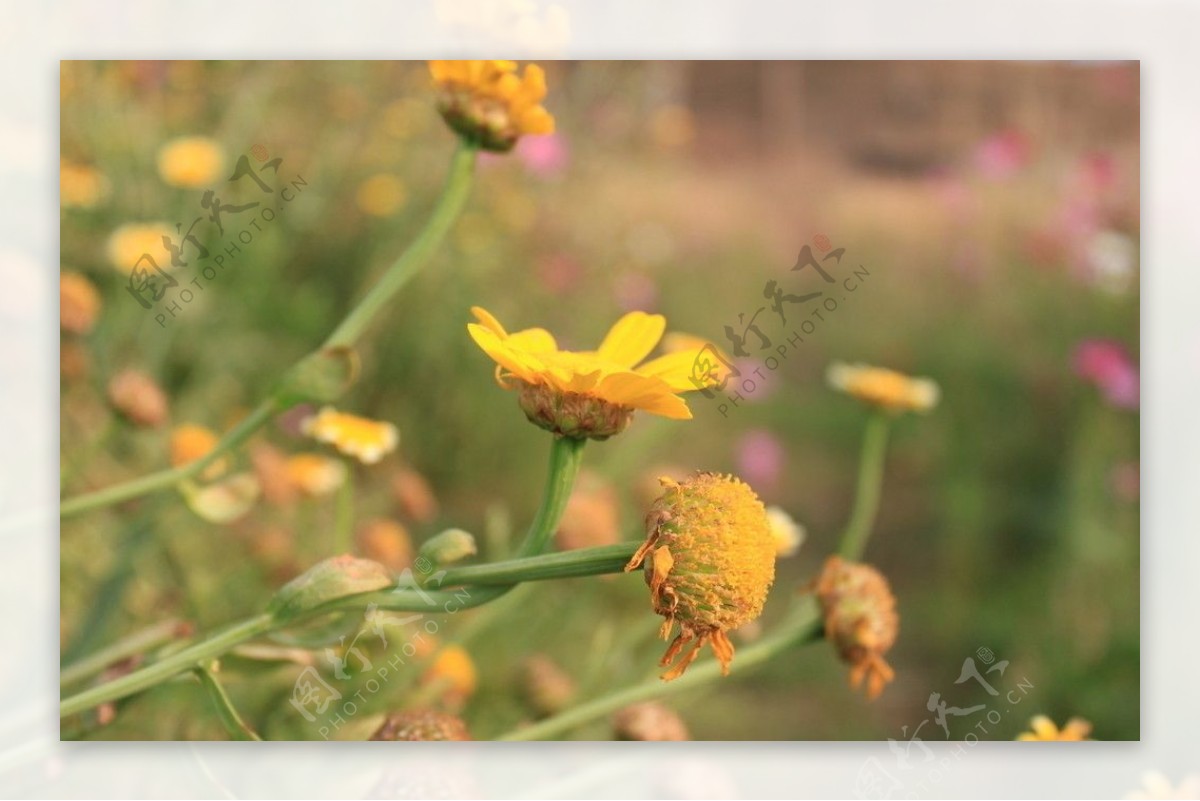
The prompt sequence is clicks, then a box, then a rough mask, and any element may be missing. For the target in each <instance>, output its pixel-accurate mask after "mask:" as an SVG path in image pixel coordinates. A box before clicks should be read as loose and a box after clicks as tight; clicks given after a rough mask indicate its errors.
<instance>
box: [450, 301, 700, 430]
mask: <svg viewBox="0 0 1200 801" xmlns="http://www.w3.org/2000/svg"><path fill="white" fill-rule="evenodd" d="M471 311H472V313H474V315H475V318H476V319H477V320H479V323H471V324H468V325H467V330H468V331H469V332H470V334H471V338H472V339H474V340H475V344H477V345H478V346H479V347H480V348H482V349H483V351H484V352H485V353H486V354H487V355H488V356H491V357H492V359H493V360H495V361H496V363H497V367H496V381H497V383H499V384H500V386H501V387H504V388H505V389H516V390H517V391H518V393H519V400H520V404H521V408H522V409H523V410H524V412H525V416H526V417H528V418H529V420H530V421H532V422H533V423H536V424H537V425H539V426H541V427H542V428H545V429H546V430H548V431H553V432H554V433H556V434H560V435H562V436H567V437H576V438H580V439H583V438H589V437H590V438H592V439H606V438H607V437H610V436H612V435H613V434H619V433H620V432H621V431H624V430H625V427H626V426H628V425H629V421H630V420H631V419H632V417H633V412H634V410H637V409H641V410H643V411H647V412H650V413H652V414H658V415H662V416H663V417H669V418H671V419H674V420H689V419H691V416H692V413H691V411H690V410H689V409H688V407H687V404H686V403H685V402H684V400H683V398H681V397H680V396H679V393H682V392H688V391H691V390H694V389H696V386H695V384H694V383H693V382H692V379H691V375H692V365H693V364H694V362H695V361H696V357H697V355H698V354H697V353H696V352H693V351H680V352H677V353H671V354H668V355H666V356H660V357H658V358H657V359H653V360H651V361H649V362H646V363H645V364H642V365H641V366H640V367H635V365H637V364H638V363H639V362H641V361H642V360H643V359H645V358H646V356H647V355H649V353H650V351H652V350H653V349H654V346H655V345H657V344H658V341H659V339H661V338H662V335H663V329H664V328H665V327H666V320H665V319H664V318H663V317H662V315H659V314H646V313H645V312H630V313H629V314H627V315H625V316H624V317H622V318H621V319H620V320H618V321H617V323H616V325H614V326H613V327H612V329H610V330H609V332H608V334H607V335H606V336H605V337H604V341H603V342H601V343H600V347H599V348H598V349H597V350H594V351H565V350H559V349H558V344H557V343H556V342H555V340H554V337H553V336H551V334H550V333H549V332H548V331H546V330H545V329H543V328H528V329H526V330H524V331H518V332H516V333H515V334H509V333H508V332H507V331H505V330H504V327H503V326H502V325H500V323H499V321H497V320H496V318H495V317H493V316H492V315H491V314H490V313H488V312H487V311H486V310H484V309H481V308H479V307H478V306H476V307H473V308H472V309H471Z"/></svg>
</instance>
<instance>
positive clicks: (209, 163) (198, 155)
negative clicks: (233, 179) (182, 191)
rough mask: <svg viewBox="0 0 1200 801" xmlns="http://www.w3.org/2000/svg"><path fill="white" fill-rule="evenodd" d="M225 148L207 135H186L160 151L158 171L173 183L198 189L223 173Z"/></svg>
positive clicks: (169, 182)
mask: <svg viewBox="0 0 1200 801" xmlns="http://www.w3.org/2000/svg"><path fill="white" fill-rule="evenodd" d="M224 164H225V151H224V150H223V149H222V148H221V146H220V145H219V144H217V143H216V142H214V141H213V140H212V139H209V138H208V137H207V136H183V137H180V138H178V139H172V140H171V141H170V142H167V143H166V144H165V145H163V146H162V147H161V148H159V151H158V174H159V175H160V176H162V179H163V180H164V181H166V182H167V183H168V184H170V185H172V186H182V187H186V188H189V189H197V188H202V187H206V186H208V185H210V184H212V182H213V181H215V180H217V178H218V177H220V176H221V174H222V171H223V167H224Z"/></svg>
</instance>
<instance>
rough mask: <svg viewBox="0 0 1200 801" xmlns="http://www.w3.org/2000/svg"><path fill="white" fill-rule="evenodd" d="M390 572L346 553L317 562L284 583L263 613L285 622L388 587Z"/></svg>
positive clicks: (391, 581)
mask: <svg viewBox="0 0 1200 801" xmlns="http://www.w3.org/2000/svg"><path fill="white" fill-rule="evenodd" d="M393 583H394V580H393V578H392V574H391V572H390V571H389V570H388V569H387V568H386V567H384V566H383V565H381V564H379V563H378V562H372V561H371V560H370V559H357V558H355V557H353V556H351V555H350V554H342V555H341V556H334V557H332V558H329V559H326V560H325V561H323V562H320V563H318V564H317V565H315V566H314V567H312V568H310V569H309V570H308V571H307V572H306V573H303V574H301V575H299V576H297V577H296V578H294V579H292V580H291V581H289V582H288V583H287V584H285V585H284V586H283V587H282V588H281V589H280V590H279V592H277V593H276V594H275V597H274V598H273V599H271V603H270V605H269V606H268V607H267V611H268V612H270V613H271V614H272V615H274V616H275V619H276V620H280V621H285V620H289V619H291V618H293V617H296V616H297V615H299V614H301V613H303V612H308V611H310V610H313V609H316V608H317V607H319V606H322V605H323V604H326V603H329V602H330V601H333V600H335V599H337V598H344V597H346V596H347V595H358V594H359V593H363V592H371V591H372V590H382V589H384V588H386V587H390V586H392V584H393Z"/></svg>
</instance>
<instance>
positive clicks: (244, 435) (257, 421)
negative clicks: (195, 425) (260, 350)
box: [58, 399, 278, 517]
mask: <svg viewBox="0 0 1200 801" xmlns="http://www.w3.org/2000/svg"><path fill="white" fill-rule="evenodd" d="M277 411H278V409H277V408H276V404H275V402H274V400H272V399H267V400H265V401H263V402H262V403H260V404H258V406H257V407H255V409H254V411H252V412H250V414H248V415H246V417H244V418H243V419H242V421H241V422H240V423H238V424H237V425H236V426H234V427H233V429H232V430H231V431H229V433H227V434H226V435H225V436H223V437H221V439H220V440H219V441H218V442H217V444H216V446H215V447H214V448H213V449H212V450H211V451H210V452H209V453H208V454H206V455H205V456H204V457H202V458H200V459H197V460H196V461H194V462H189V463H188V464H185V465H182V466H180V467H172V468H170V469H168V470H159V471H158V472H157V473H150V474H149V475H145V476H142V477H141V478H135V479H134V480H132V481H126V482H125V483H124V484H116V485H114V486H111V487H105V488H104V489H102V490H96V491H95V492H89V493H86V494H84V495H76V496H75V497H74V498H70V499H68V500H65V501H63V502H62V504H61V505H60V506H59V509H58V513H59V516H60V517H70V516H71V515H77V514H79V513H80V512H86V511H88V510H90V509H96V508H99V507H101V506H112V505H113V504H114V503H120V502H121V501H127V500H129V499H131V498H137V497H139V496H142V495H148V494H149V493H151V492H156V491H158V490H161V489H166V488H167V487H173V486H175V485H176V484H178V483H179V482H180V481H183V480H185V479H188V478H192V477H194V476H198V475H200V474H201V473H202V472H204V470H205V468H207V467H208V466H209V465H210V464H212V463H213V462H215V461H216V460H217V459H220V458H221V456H222V455H224V454H225V453H226V452H228V451H231V450H233V449H234V448H236V447H237V446H239V445H241V444H242V443H243V442H245V441H246V440H247V439H249V438H250V436H251V435H252V434H253V433H254V432H255V431H257V430H258V429H259V428H261V427H262V425H263V424H264V423H266V422H267V421H268V420H270V419H271V418H272V417H273V416H274V415H275V412H277Z"/></svg>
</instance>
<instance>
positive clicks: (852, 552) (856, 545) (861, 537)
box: [838, 412, 889, 562]
mask: <svg viewBox="0 0 1200 801" xmlns="http://www.w3.org/2000/svg"><path fill="white" fill-rule="evenodd" d="M888 424H889V420H888V417H887V415H886V414H884V413H882V412H875V413H874V414H872V415H871V417H870V419H869V420H867V427H866V431H865V432H864V433H863V445H862V456H861V457H860V459H859V463H858V483H857V485H856V488H855V493H854V508H853V509H852V510H851V512H850V521H849V522H848V523H846V530H845V531H844V532H843V534H842V544H841V547H840V548H838V554H839V555H841V557H842V558H843V559H847V560H849V561H852V562H856V561H858V560H859V559H862V554H863V550H864V549H865V548H866V546H867V538H868V537H870V536H871V529H872V528H873V527H874V525H875V515H876V513H877V512H878V511H879V498H880V496H881V495H882V493H883V467H884V462H885V456H886V454H887V440H888Z"/></svg>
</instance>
